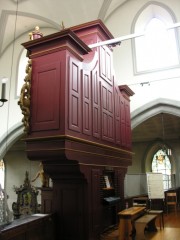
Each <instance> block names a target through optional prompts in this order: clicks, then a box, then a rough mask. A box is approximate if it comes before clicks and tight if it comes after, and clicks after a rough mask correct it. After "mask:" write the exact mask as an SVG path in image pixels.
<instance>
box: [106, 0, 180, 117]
mask: <svg viewBox="0 0 180 240" xmlns="http://www.w3.org/2000/svg"><path fill="white" fill-rule="evenodd" d="M147 2H155V1H145V0H138V1H127V3H126V4H124V5H123V6H122V7H120V8H117V9H116V10H115V11H114V12H113V14H111V15H110V16H109V17H108V18H107V19H106V21H105V24H106V26H107V27H108V28H109V29H110V31H111V32H112V34H113V35H114V37H121V36H125V35H129V34H132V33H133V32H131V28H132V24H133V21H134V19H135V17H136V14H137V12H138V11H140V9H141V8H143V6H145V5H146V4H147ZM157 3H158V4H161V3H162V4H163V6H164V5H166V7H167V9H168V8H169V9H170V10H171V12H172V13H173V15H174V16H175V18H176V19H177V22H180V12H179V11H178V9H179V7H180V2H179V1H178V0H173V1H168V0H165V1H164V0H163V1H158V2H157ZM179 36H180V28H179ZM133 54H134V52H133V50H132V41H131V40H127V41H122V43H121V45H120V46H116V47H115V48H114V54H113V56H114V69H115V73H116V79H117V81H118V83H119V85H123V84H127V85H128V86H130V88H131V89H132V91H134V93H135V95H134V96H133V97H131V112H133V111H135V110H136V109H138V108H140V107H141V106H143V105H145V104H146V103H148V102H151V101H153V100H156V99H158V98H166V99H170V100H177V101H178V102H179V88H180V68H174V69H169V70H165V71H159V72H150V73H146V74H140V75H134V72H133V61H132V57H133ZM167 57H168V56H167ZM142 82H150V85H145V86H143V87H142V86H141V85H140V84H139V83H142ZM179 103H180V102H179ZM179 103H178V104H179Z"/></svg>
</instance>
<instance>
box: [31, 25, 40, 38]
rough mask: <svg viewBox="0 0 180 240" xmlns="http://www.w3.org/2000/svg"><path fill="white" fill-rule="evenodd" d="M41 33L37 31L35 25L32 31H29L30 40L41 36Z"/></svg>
mask: <svg viewBox="0 0 180 240" xmlns="http://www.w3.org/2000/svg"><path fill="white" fill-rule="evenodd" d="M42 37H43V34H42V33H41V32H40V31H39V26H36V27H35V29H34V31H32V32H30V33H29V38H30V40H34V39H38V38H42Z"/></svg>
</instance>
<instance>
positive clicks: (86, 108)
mask: <svg viewBox="0 0 180 240" xmlns="http://www.w3.org/2000/svg"><path fill="white" fill-rule="evenodd" d="M91 86H92V85H91V75H90V72H89V71H82V105H83V108H82V119H83V133H84V134H86V135H91V134H92V114H91V113H92V102H91V99H92V97H91V92H92V91H91V90H92V89H91Z"/></svg>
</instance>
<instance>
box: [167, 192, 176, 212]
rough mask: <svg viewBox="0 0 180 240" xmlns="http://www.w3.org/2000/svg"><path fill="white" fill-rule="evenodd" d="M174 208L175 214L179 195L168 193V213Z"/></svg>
mask: <svg viewBox="0 0 180 240" xmlns="http://www.w3.org/2000/svg"><path fill="white" fill-rule="evenodd" d="M171 206H174V209H175V212H177V194H176V192H167V193H166V209H167V213H168V210H169V209H168V208H169V207H171Z"/></svg>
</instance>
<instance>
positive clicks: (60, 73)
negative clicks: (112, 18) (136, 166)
mask: <svg viewBox="0 0 180 240" xmlns="http://www.w3.org/2000/svg"><path fill="white" fill-rule="evenodd" d="M112 38H113V36H112V34H111V33H110V31H109V30H108V29H107V28H106V26H105V25H104V24H103V22H102V21H100V20H96V21H92V22H88V23H85V24H81V25H78V26H74V27H71V28H66V29H63V30H61V31H59V32H57V33H54V34H51V35H48V36H44V37H42V38H39V39H35V40H32V41H28V42H26V43H23V44H22V45H23V46H24V47H25V48H26V49H27V51H28V56H29V58H30V60H31V61H32V62H31V64H32V74H31V90H30V120H29V131H28V133H27V136H26V139H25V141H26V146H27V148H26V152H27V156H28V158H29V159H30V160H32V161H41V162H42V163H43V167H44V171H45V172H47V174H48V175H49V176H50V177H51V179H52V181H53V189H52V200H51V201H52V204H51V206H52V209H51V212H55V213H56V215H57V219H56V224H57V239H61V240H63V239H64V240H65V239H66V240H70V239H74V240H90V239H91V240H95V239H98V238H99V236H100V233H101V232H102V231H103V230H104V229H105V228H107V227H108V226H110V225H112V224H116V223H117V222H118V218H117V213H118V212H119V211H120V210H121V209H122V204H123V199H124V177H125V174H126V172H127V167H128V166H129V165H131V162H132V149H131V121H130V97H131V96H132V95H133V94H134V93H133V92H132V90H131V89H130V88H129V87H128V86H126V85H122V86H121V85H118V82H117V80H116V79H115V76H114V70H113V63H112V53H113V52H112V49H111V48H110V47H109V46H99V47H96V48H93V49H90V48H89V47H88V46H89V45H90V44H94V43H97V42H101V41H105V40H109V39H112ZM104 176H109V177H110V179H111V184H112V186H111V187H110V188H108V187H104V185H103V184H104V183H103V181H104ZM42 191H43V189H42ZM48 200H49V199H48ZM105 202H106V203H107V204H105ZM43 203H44V204H46V202H45V201H43ZM43 209H44V211H45V209H46V208H45V206H43ZM48 211H49V209H48Z"/></svg>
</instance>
